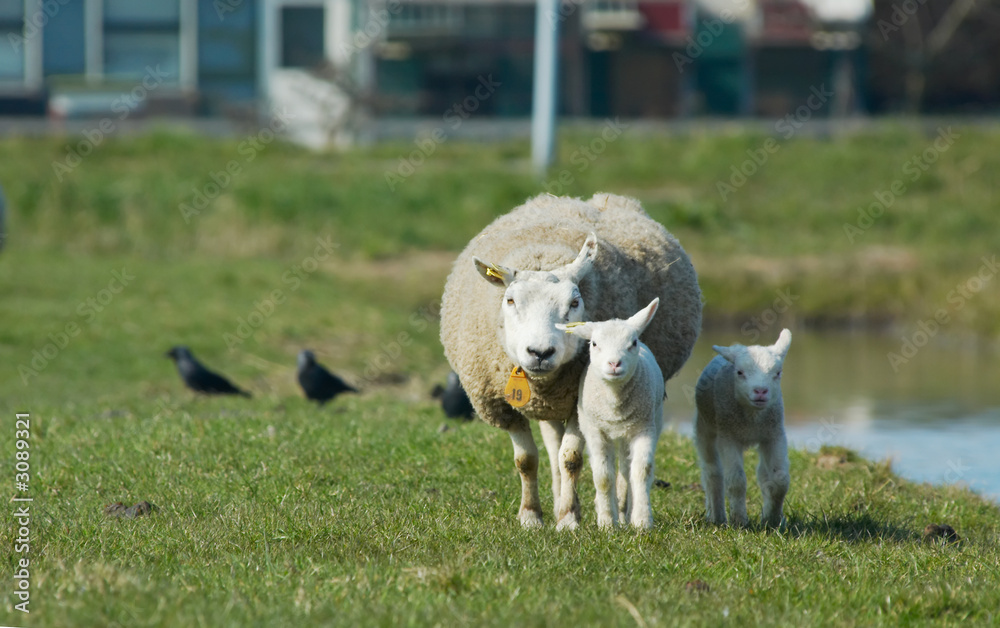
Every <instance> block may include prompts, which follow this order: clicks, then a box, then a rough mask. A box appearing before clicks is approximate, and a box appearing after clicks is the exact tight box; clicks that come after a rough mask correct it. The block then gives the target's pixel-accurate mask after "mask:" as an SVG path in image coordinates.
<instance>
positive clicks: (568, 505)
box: [556, 415, 584, 530]
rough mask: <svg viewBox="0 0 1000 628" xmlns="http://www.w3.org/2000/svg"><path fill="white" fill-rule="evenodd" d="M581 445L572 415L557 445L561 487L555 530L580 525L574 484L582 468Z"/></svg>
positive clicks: (577, 424) (578, 506) (573, 528)
mask: <svg viewBox="0 0 1000 628" xmlns="http://www.w3.org/2000/svg"><path fill="white" fill-rule="evenodd" d="M583 447H584V441H583V434H582V433H581V432H580V422H579V421H578V420H577V418H576V416H575V415H574V416H573V417H571V418H570V419H569V420H568V421H567V422H566V431H565V432H563V437H562V445H561V446H560V447H559V474H560V479H561V480H562V487H561V488H560V489H559V512H558V514H557V515H556V521H557V523H556V530H575V529H576V528H577V526H579V525H580V498H579V497H577V495H576V484H577V482H579V480H580V470H581V469H582V468H583Z"/></svg>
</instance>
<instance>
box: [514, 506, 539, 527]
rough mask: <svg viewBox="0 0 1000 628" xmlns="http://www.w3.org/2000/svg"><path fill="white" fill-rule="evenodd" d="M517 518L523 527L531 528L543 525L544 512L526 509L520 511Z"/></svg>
mask: <svg viewBox="0 0 1000 628" xmlns="http://www.w3.org/2000/svg"><path fill="white" fill-rule="evenodd" d="M517 518H518V520H520V522H521V527H522V528H526V529H530V528H540V527H542V513H540V512H538V511H536V510H528V509H524V510H522V511H521V512H519V513H518V515H517Z"/></svg>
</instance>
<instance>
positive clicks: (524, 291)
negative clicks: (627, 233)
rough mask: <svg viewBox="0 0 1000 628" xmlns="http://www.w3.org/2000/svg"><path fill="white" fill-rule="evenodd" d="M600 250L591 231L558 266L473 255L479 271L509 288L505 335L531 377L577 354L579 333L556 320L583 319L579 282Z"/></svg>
mask: <svg viewBox="0 0 1000 628" xmlns="http://www.w3.org/2000/svg"><path fill="white" fill-rule="evenodd" d="M596 256H597V236H596V235H594V234H590V236H589V237H588V238H587V240H586V242H584V243H583V248H582V249H581V250H580V253H579V255H577V257H576V259H575V260H573V261H572V262H570V263H569V264H566V265H565V266H562V267H559V268H556V269H554V270H542V271H537V270H517V269H513V268H508V267H506V266H500V265H498V264H488V263H485V262H483V261H482V260H480V259H479V258H474V261H475V264H476V269H477V270H478V271H479V274H481V275H482V276H483V277H484V278H485V279H486V281H488V282H490V283H491V284H493V285H495V286H497V287H500V288H503V289H504V293H503V300H502V301H501V303H500V310H501V312H502V313H503V321H504V332H503V338H502V339H501V341H502V344H503V348H504V351H506V352H507V356H508V357H510V359H511V360H512V361H513V362H514V364H516V365H518V366H520V367H521V368H523V369H524V370H525V371H526V372H527V374H528V376H529V377H545V376H547V375H551V374H552V373H554V372H555V371H556V370H558V369H559V367H561V366H562V365H564V364H566V363H567V362H569V361H571V360H572V359H573V358H574V357H576V355H577V353H578V351H579V349H580V337H579V336H575V335H570V334H564V333H563V332H561V331H559V330H558V329H556V324H557V323H574V322H579V321H582V320H583V318H584V316H585V313H586V310H585V308H584V303H583V296H581V294H580V287H579V283H580V280H581V279H583V277H585V276H586V275H587V273H588V272H590V269H591V267H592V266H593V262H594V258H595V257H596Z"/></svg>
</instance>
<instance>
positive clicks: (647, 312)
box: [628, 297, 660, 336]
mask: <svg viewBox="0 0 1000 628" xmlns="http://www.w3.org/2000/svg"><path fill="white" fill-rule="evenodd" d="M659 306H660V297H656V298H655V299H653V300H652V301H651V302H650V303H649V305H647V306H646V307H644V308H642V309H641V310H639V311H638V312H636V313H635V314H633V315H632V317H631V318H629V319H628V324H629V327H631V328H632V329H634V330H635V333H637V334H639V335H640V336H641V335H642V332H644V331H646V327H647V326H648V325H649V323H650V322H651V321H652V320H653V315H654V314H656V308H658V307H659Z"/></svg>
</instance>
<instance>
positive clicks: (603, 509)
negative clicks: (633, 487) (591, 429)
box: [587, 433, 618, 528]
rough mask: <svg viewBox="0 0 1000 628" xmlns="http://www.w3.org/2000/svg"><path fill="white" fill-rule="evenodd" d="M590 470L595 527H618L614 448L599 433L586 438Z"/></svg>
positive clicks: (612, 444)
mask: <svg viewBox="0 0 1000 628" xmlns="http://www.w3.org/2000/svg"><path fill="white" fill-rule="evenodd" d="M587 452H588V453H589V454H590V468H591V469H592V470H593V471H594V489H595V492H596V495H595V496H594V506H595V509H596V511H597V527H599V528H613V527H615V526H617V525H618V498H617V497H616V496H615V493H616V490H615V446H614V443H611V442H609V441H608V440H606V439H605V438H604V436H603V435H602V434H600V433H592V434H589V435H588V437H587Z"/></svg>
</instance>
